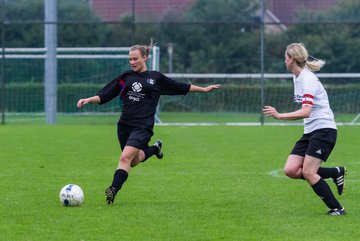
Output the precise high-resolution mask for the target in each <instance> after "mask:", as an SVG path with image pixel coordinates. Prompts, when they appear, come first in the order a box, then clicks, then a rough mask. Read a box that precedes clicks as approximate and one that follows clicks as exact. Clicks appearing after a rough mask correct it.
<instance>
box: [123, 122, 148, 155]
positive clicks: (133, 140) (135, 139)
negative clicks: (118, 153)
mask: <svg viewBox="0 0 360 241" xmlns="http://www.w3.org/2000/svg"><path fill="white" fill-rule="evenodd" d="M117 134H118V140H119V143H120V146H121V150H124V148H125V146H132V147H135V148H138V149H140V150H144V149H145V148H147V147H148V144H149V142H150V139H151V137H152V136H153V135H154V132H153V131H152V130H151V129H142V128H138V127H133V126H129V125H125V124H121V123H118V124H117Z"/></svg>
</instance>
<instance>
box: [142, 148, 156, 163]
mask: <svg viewBox="0 0 360 241" xmlns="http://www.w3.org/2000/svg"><path fill="white" fill-rule="evenodd" d="M158 151H159V148H157V147H156V146H149V147H148V148H146V149H145V150H143V152H144V153H145V159H144V160H143V161H142V162H144V161H146V160H147V159H149V158H150V157H152V156H153V155H155V154H156V153H157V152H158Z"/></svg>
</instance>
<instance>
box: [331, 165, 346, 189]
mask: <svg viewBox="0 0 360 241" xmlns="http://www.w3.org/2000/svg"><path fill="white" fill-rule="evenodd" d="M336 169H337V170H338V173H339V174H338V176H337V177H336V178H333V181H334V183H335V185H336V187H337V190H338V194H339V195H341V194H342V193H343V192H344V190H345V174H346V167H336Z"/></svg>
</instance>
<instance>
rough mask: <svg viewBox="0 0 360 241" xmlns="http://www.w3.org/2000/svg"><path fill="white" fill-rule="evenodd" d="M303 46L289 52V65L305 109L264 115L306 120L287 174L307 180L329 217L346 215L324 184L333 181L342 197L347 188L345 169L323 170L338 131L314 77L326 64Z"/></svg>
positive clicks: (271, 110) (298, 99)
mask: <svg viewBox="0 0 360 241" xmlns="http://www.w3.org/2000/svg"><path fill="white" fill-rule="evenodd" d="M308 57H309V54H308V51H307V50H306V48H305V46H304V45H303V44H302V43H292V44H290V45H288V46H287V48H286V51H285V64H286V67H287V69H288V71H290V72H292V73H293V74H294V101H295V102H296V103H298V104H299V105H301V108H300V109H299V110H297V111H294V112H289V113H279V112H277V110H276V109H275V108H274V107H272V106H264V109H263V112H264V114H265V115H266V116H271V117H273V118H275V119H278V120H298V119H303V120H304V135H303V136H302V137H301V139H300V140H299V141H297V142H296V144H295V146H294V148H293V150H292V151H291V153H290V155H289V157H288V159H287V161H286V164H285V168H284V169H285V174H286V175H287V176H288V177H290V178H293V179H305V180H306V181H307V182H308V183H309V184H310V186H311V187H312V189H313V190H314V192H315V193H316V194H317V195H318V196H319V197H320V198H321V199H322V200H323V201H324V203H325V204H326V206H327V207H328V208H329V209H330V210H329V211H328V213H327V214H328V215H331V216H335V215H344V214H346V212H345V209H344V207H343V206H342V205H341V204H340V203H339V202H338V200H337V199H336V198H335V196H334V194H333V193H332V191H331V189H330V187H329V185H328V184H327V182H326V181H325V180H324V179H326V178H332V179H333V181H334V183H335V184H336V187H337V190H338V194H339V195H341V194H342V193H343V190H344V187H345V179H344V177H345V172H346V168H345V167H335V168H324V167H320V165H321V163H322V162H326V160H327V158H328V157H329V155H330V153H331V151H332V150H333V148H334V146H335V143H336V137H337V129H336V124H335V120H334V114H333V112H332V110H331V109H330V105H329V100H328V96H327V93H326V91H325V89H324V87H323V85H322V84H321V83H320V81H319V79H318V78H317V77H316V75H315V74H314V73H313V72H315V71H318V70H320V69H321V67H322V66H323V65H324V64H325V62H324V61H322V60H319V59H316V58H314V57H312V56H311V58H312V59H313V60H311V61H310V60H308Z"/></svg>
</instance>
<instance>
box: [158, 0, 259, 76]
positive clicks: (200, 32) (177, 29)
mask: <svg viewBox="0 0 360 241" xmlns="http://www.w3.org/2000/svg"><path fill="white" fill-rule="evenodd" d="M257 10H258V4H256V2H254V1H247V0H226V1H224V0H212V1H207V0H198V1H196V2H195V3H194V4H193V5H192V6H191V7H190V9H189V11H188V12H187V13H186V14H185V15H184V16H182V17H181V18H180V19H177V21H178V22H177V23H175V22H174V17H173V16H171V15H170V16H165V17H164V21H163V22H162V24H161V31H162V32H163V36H162V42H163V43H170V42H171V43H173V44H174V46H175V51H174V59H175V60H177V61H178V62H179V63H178V62H176V63H175V65H174V66H175V70H176V71H181V72H253V71H256V70H257V69H258V68H259V56H260V52H259V48H258V46H259V41H260V37H259V31H258V28H257V27H256V26H255V25H254V16H255V15H256V11H257ZM254 26H255V27H254ZM163 47H165V48H166V46H163Z"/></svg>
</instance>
